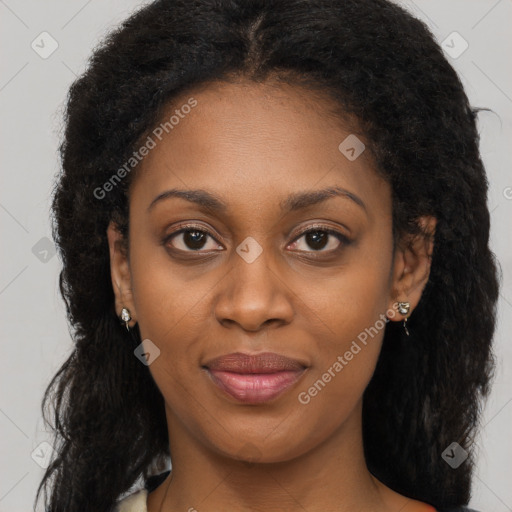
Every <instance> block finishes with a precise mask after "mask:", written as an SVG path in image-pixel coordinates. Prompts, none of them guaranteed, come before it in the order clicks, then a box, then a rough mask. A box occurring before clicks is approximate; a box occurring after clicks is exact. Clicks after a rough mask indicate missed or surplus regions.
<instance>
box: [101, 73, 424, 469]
mask: <svg viewBox="0 0 512 512" xmlns="http://www.w3.org/2000/svg"><path fill="white" fill-rule="evenodd" d="M191 98H193V100H191ZM311 98H312V96H311V94H309V93H308V92H307V91H304V90H302V89H300V88H294V87H291V86H285V85H280V86H270V85H268V84H264V85H256V84H253V83H238V84H226V83H222V84H216V85H211V84H210V85H209V87H208V88H203V89H200V90H197V91H196V92H193V93H189V94H185V95H183V96H181V97H180V98H179V99H178V100H177V101H175V102H174V104H173V108H172V110H170V111H169V113H168V115H166V117H165V120H168V119H169V118H170V116H171V115H173V114H175V111H176V110H178V111H179V112H178V113H177V114H179V115H177V116H175V119H174V120H173V121H172V122H173V125H172V129H169V127H168V129H167V131H168V133H166V131H165V130H163V133H160V132H162V130H160V131H157V132H156V133H158V134H159V136H156V135H155V132H153V135H152V138H153V140H154V142H155V146H154V147H153V148H152V149H150V151H149V153H148V154H147V156H145V158H144V160H143V161H142V162H141V164H140V166H139V168H138V169H137V175H136V176H135V179H134V181H133V183H132V185H131V188H130V194H129V201H130V218H129V222H130V231H129V261H128V260H126V259H124V258H123V257H122V256H121V254H120V252H119V251H118V250H117V243H118V240H119V235H118V234H117V232H116V231H115V230H114V228H113V225H111V226H110V227H109V233H108V234H109V242H110V248H111V263H112V280H113V286H114V290H115V292H116V307H117V309H118V314H120V311H121V308H122V307H128V308H129V309H130V312H131V315H132V318H133V320H132V322H131V325H134V323H135V322H138V324H139V328H140V332H141V336H142V339H143V340H146V341H145V342H144V347H145V349H146V350H147V351H148V352H150V353H151V351H154V350H155V348H154V347H158V349H159V351H160V353H159V355H158V357H156V358H155V359H154V361H153V362H151V364H150V365H149V370H150V372H151V374H152V376H153V378H154V380H155V382H156V384H157V385H158V387H159V389H160V390H161V392H162V394H163V397H164V399H165V403H166V414H167V418H168V425H169V432H170V433H171V434H170V437H171V439H170V442H171V453H172V444H173V440H172V432H180V431H182V432H185V431H186V432H187V433H188V434H187V435H188V436H190V437H191V438H193V439H194V441H195V442H197V443H200V444H201V445H202V446H204V447H206V448H208V449H210V450H213V451H215V452H216V453H219V454H223V455H225V456H229V457H233V458H242V459H243V458H247V459H248V458H251V457H252V458H257V459H258V460H260V461H262V462H275V461H284V460H288V459H290V458H293V457H297V456H299V455H301V454H304V453H306V452H308V451H310V450H312V449H314V448H315V446H318V445H319V444H320V443H322V442H323V441H325V440H326V439H328V438H329V437H330V436H332V435H333V433H334V432H336V431H339V429H340V428H341V427H342V426H343V425H345V424H347V425H348V424H349V423H350V422H351V421H354V418H356V417H358V416H359V415H360V405H361V400H362V395H363V392H364V390H365V388H366V386H367V384H368V382H369V380H370V378H371V376H372V374H373V371H374V369H375V365H376V362H377V358H378V355H379V352H380V348H381V342H382V339H383V334H384V330H385V321H384V320H385V318H386V314H388V316H389V311H390V310H391V311H392V312H393V314H394V311H395V310H394V309H393V304H394V303H395V302H396V301H397V300H408V301H409V302H410V303H411V309H413V308H414V306H415V305H416V304H417V302H418V301H419V298H420V295H421V290H422V288H423V286H424V284H425V283H426V279H427V278H428V272H427V275H425V269H428V257H427V256H428V255H427V252H428V249H425V251H424V252H423V253H422V251H417V253H408V252H406V251H402V250H401V249H397V250H396V251H395V253H393V240H392V218H391V213H392V203H391V189H390V186H389V185H388V184H387V183H386V182H385V181H384V180H383V179H382V178H380V177H379V176H378V175H377V173H376V172H375V170H374V167H373V164H372V161H371V159H370V156H369V151H363V153H362V154H361V155H360V156H358V157H357V158H355V159H354V158H353V155H352V154H351V152H350V150H349V152H348V153H347V152H345V153H343V152H342V151H341V150H340V149H339V146H340V143H342V142H343V141H344V140H345V139H346V138H347V137H348V136H349V135H351V131H350V129H349V128H347V127H344V126H343V125H342V123H341V122H340V121H336V120H334V118H333V117H332V116H329V115H327V114H326V111H327V109H328V107H329V105H328V104H327V103H325V104H324V103H323V102H322V101H321V100H318V99H317V100H315V101H313V100H312V99H311ZM194 101H195V103H194ZM187 104H188V105H195V106H193V107H191V108H185V107H183V106H184V105H187ZM176 119H179V120H178V122H176ZM160 138H161V140H160ZM359 139H360V140H363V138H362V136H359ZM349 140H350V139H349ZM150 145H152V144H150ZM352 145H353V144H352ZM356 150H357V148H356ZM347 155H348V156H350V157H351V158H347ZM170 190H175V191H178V192H175V193H168V194H167V195H163V196H162V194H163V193H165V192H167V191H170ZM192 190H193V191H201V192H200V193H198V192H196V193H188V194H186V193H185V192H184V191H192ZM326 190H328V191H329V192H328V193H326V192H325V191H326ZM421 247H423V246H421ZM402 319H403V316H400V315H399V314H398V313H396V314H394V318H393V320H395V321H397V320H402ZM147 340H151V343H148V341H147ZM233 353H243V354H249V355H255V354H256V355H258V354H262V353H274V354H278V355H280V356H285V357H286V358H289V359H291V360H292V362H293V363H294V364H293V365H291V366H289V367H286V368H285V367H282V366H280V365H281V363H282V361H280V360H279V361H277V362H276V359H272V360H271V362H270V363H269V361H268V360H267V361H266V364H267V368H268V365H269V364H270V366H272V365H273V364H274V365H275V367H274V370H278V371H274V372H272V373H270V374H269V373H267V374H265V375H262V373H263V372H264V371H265V370H262V371H260V370H259V369H258V368H259V366H258V364H256V367H251V368H252V371H256V374H254V373H253V374H251V375H247V372H248V371H249V370H248V367H247V366H246V365H247V364H248V363H247V361H242V362H240V361H239V360H237V359H236V358H228V361H227V363H226V361H224V362H225V363H226V364H228V363H233V364H235V366H236V365H237V364H238V365H242V366H238V367H237V368H238V371H236V368H234V367H232V366H229V365H228V367H227V370H226V366H224V367H222V368H217V369H215V368H214V366H215V365H214V364H213V363H211V362H212V360H214V359H215V358H218V357H219V356H224V355H227V354H233ZM254 362H255V361H251V363H254ZM256 363H258V361H256ZM259 363H261V364H262V365H263V366H264V363H265V361H263V362H262V361H259ZM240 368H243V369H244V370H243V371H242V372H240ZM233 370H235V371H234V372H233ZM267 371H268V370H267ZM241 373H242V374H244V373H245V375H241ZM255 454H257V455H255Z"/></svg>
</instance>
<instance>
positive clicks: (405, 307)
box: [396, 302, 411, 336]
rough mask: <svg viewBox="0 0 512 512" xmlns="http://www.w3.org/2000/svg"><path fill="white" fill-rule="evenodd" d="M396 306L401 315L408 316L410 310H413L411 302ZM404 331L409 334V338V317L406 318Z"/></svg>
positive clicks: (400, 303) (399, 303)
mask: <svg viewBox="0 0 512 512" xmlns="http://www.w3.org/2000/svg"><path fill="white" fill-rule="evenodd" d="M396 304H397V308H398V312H399V313H400V314H401V315H407V313H409V309H410V308H411V304H410V303H409V302H397V303H396ZM404 330H405V334H407V336H409V331H408V329H407V317H405V318H404Z"/></svg>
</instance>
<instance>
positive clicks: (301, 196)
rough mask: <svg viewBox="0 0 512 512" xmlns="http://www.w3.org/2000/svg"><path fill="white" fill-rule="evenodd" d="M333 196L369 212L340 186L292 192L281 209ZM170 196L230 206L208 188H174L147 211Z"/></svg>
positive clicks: (211, 207) (219, 208)
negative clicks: (347, 200) (351, 202)
mask: <svg viewBox="0 0 512 512" xmlns="http://www.w3.org/2000/svg"><path fill="white" fill-rule="evenodd" d="M331 197H345V198H347V199H350V200H351V201H353V202H354V203H355V204H357V205H359V206H360V207H361V208H362V209H363V210H364V211H365V212H367V209H366V205H365V203H364V202H363V200H362V199H361V198H360V197H359V196H357V195H356V194H354V193H353V192H350V191H349V190H346V189H344V188H341V187H338V186H334V187H327V188H324V189H321V190H314V191H310V192H309V191H308V192H296V193H294V194H290V195H289V196H288V197H287V198H286V199H285V200H284V201H282V202H281V203H280V207H281V210H283V211H285V212H287V213H288V212H292V211H297V210H301V209H304V208H307V207H309V206H313V205H316V204H319V203H321V202H323V201H326V200H327V199H330V198H331ZM170 198H180V199H185V200H186V201H190V202H191V203H196V204H198V205H200V206H202V207H204V208H206V209H208V210H212V211H215V212H226V210H227V209H228V206H227V204H226V203H225V202H224V201H222V200H221V199H220V198H218V197H217V196H215V195H213V194H211V193H210V192H207V191H206V190H201V189H195V190H182V189H176V188H173V189H170V190H166V191H164V192H162V193H161V194H158V195H157V196H156V197H155V198H154V199H153V201H151V204H150V205H149V206H148V209H147V212H148V213H149V212H150V211H151V209H152V208H153V207H154V206H155V205H156V204H157V203H159V202H160V201H163V200H165V199H170Z"/></svg>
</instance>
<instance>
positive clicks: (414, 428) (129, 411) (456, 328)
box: [36, 0, 500, 512]
mask: <svg viewBox="0 0 512 512" xmlns="http://www.w3.org/2000/svg"><path fill="white" fill-rule="evenodd" d="M236 77H238V78H240V77H243V78H245V79H248V80H252V81H254V82H263V81H265V80H271V79H274V80H278V81H281V82H284V83H287V84H290V85H301V86H303V87H306V88H307V90H308V91H311V93H312V94H313V93H315V94H321V95H323V96H324V97H327V96H328V97H329V98H330V100H331V102H332V105H333V106H334V108H335V109H338V111H339V112H340V116H342V115H343V114H344V113H346V114H350V115H351V116H354V118H355V119H357V123H358V126H360V128H361V132H362V133H363V134H364V136H365V137H366V140H368V141H369V143H368V147H369V149H370V150H371V152H372V154H373V156H374V159H375V162H376V166H377V172H378V173H379V174H380V175H382V176H383V177H384V178H385V179H386V181H387V182H388V183H390V185H391V189H392V200H393V203H392V204H393V207H392V210H393V211H392V214H393V217H392V218H393V235H394V239H395V240H398V237H399V236H401V235H403V234H408V233H409V234H413V235H417V234H421V229H422V228H421V226H420V225H419V223H418V222H417V219H418V218H419V217H420V216H422V215H432V216H434V217H436V218H437V226H436V231H435V239H434V250H433V254H432V266H431V272H430V277H429V281H428V283H427V285H426V287H425V290H424V292H423V296H422V299H421V301H420V303H419V304H418V307H417V308H416V310H415V312H414V315H412V316H411V318H410V319H409V323H408V326H409V328H410V331H411V336H410V337H409V338H407V337H406V336H404V334H403V331H402V329H401V326H400V325H399V324H398V323H397V322H389V323H388V325H387V326H386V329H385V334H384V340H383V344H382V349H381V353H380V357H379V360H378V363H377V367H376V369H375V372H374V375H373V377H372V380H371V381H370V383H369V385H368V387H367V388H366V390H365V392H364V399H363V440H364V450H365V457H366V461H367V466H368V469H369V470H370V472H371V473H372V474H373V475H375V476H376V477H377V478H378V479H379V480H381V481H382V482H383V483H384V484H385V485H387V486H388V487H390V488H392V489H393V490H395V491H397V492H399V493H401V494H403V495H405V496H408V497H411V498H414V499H417V500H421V501H424V502H427V503H430V504H432V505H433V506H435V507H436V508H438V509H439V510H443V509H447V508H450V507H454V506H460V505H465V504H467V503H468V501H469V499H470V492H471V476H472V472H473V469H474V453H473V450H472V449H471V448H472V447H473V446H474V439H475V435H476V433H477V431H478V426H479V421H480V415H481V407H482V402H483V400H484V399H485V397H486V396H488V393H489V388H490V382H491V381H492V378H493V373H494V368H495V360H494V356H493V353H492V346H491V344H492V339H493V336H494V330H495V326H496V302H497V299H498V294H499V285H500V283H499V277H500V276H499V264H498V262H497V261H496V258H495V256H494V254H493V253H492V252H491V250H490V248H489V245H488V244H489V230H490V215H489V210H488V206H487V189H488V181H487V177H486V173H485V169H484V167H483V163H482V161H481V158H480V154H479V148H478V145H479V136H478V131H477V128H476V116H477V113H478V109H476V108H473V107H472V106H470V104H469V101H468V98H467V96H466V94H465V92H464V89H463V86H462V84H461V82H460V80H459V78H458V76H457V74H456V72H455V71H454V69H453V68H452V67H451V65H450V64H449V63H448V62H447V60H446V58H445V57H444V55H443V52H442V51H441V49H440V47H439V45H438V44H437V43H436V42H435V39H434V37H433V35H432V34H431V33H430V31H429V30H428V28H427V27H426V26H425V24H424V23H422V22H421V21H419V20H417V19H416V18H414V17H413V16H412V15H410V14H409V13H408V12H407V11H405V10H404V9H402V8H401V7H399V6H397V5H395V4H393V3H391V2H390V1H388V0H282V1H279V2H275V1H273V0H157V1H155V2H153V3H151V4H148V5H146V6H144V7H142V8H141V9H139V10H138V11H136V12H135V13H133V14H132V15H131V16H130V17H129V18H128V19H127V20H126V21H124V23H122V24H121V25H120V26H118V27H117V28H116V29H115V30H113V31H112V32H111V33H110V34H109V35H108V36H107V37H106V38H105V39H104V41H103V42H102V43H101V45H99V46H98V47H97V48H96V49H95V51H94V53H93V55H92V57H91V58H90V60H89V63H88V66H87V69H86V71H85V72H84V73H83V74H82V75H81V76H80V77H79V78H78V79H77V80H76V81H75V82H74V83H73V84H72V86H71V88H70V90H69V94H68V98H67V105H66V110H65V116H64V123H65V132H64V135H63V140H62V141H61V144H60V147H59V150H60V156H61V163H62V171H61V172H60V175H59V176H58V179H57V181H56V184H55V188H54V190H53V203H52V223H53V224H52V226H53V237H54V240H55V243H56V245H57V247H58V250H59V253H60V257H61V259H62V264H63V268H62V270H61V273H60V276H59V286H60V291H61V294H62V297H63V299H64V302H65V304H66V311H67V316H68V320H69V323H70V325H71V336H72V339H73V342H74V350H73V351H72V353H71V355H69V357H68V359H67V360H66V361H65V362H64V364H63V365H62V367H61V368H60V369H59V370H58V372H57V374H56V375H55V376H54V377H53V379H51V382H50V383H49V385H48V387H47V389H46V391H45V394H44V398H43V401H42V410H43V418H44V421H45V423H46V424H47V425H48V424H49V422H50V421H51V420H50V419H49V418H47V415H48V416H50V415H51V416H52V419H53V423H54V425H51V428H52V430H53V432H54V436H55V440H54V447H55V448H56V455H55V457H54V459H53V460H52V462H51V464H50V465H49V467H48V468H47V470H46V472H45V474H44V477H43V479H42V481H41V483H40V484H39V487H38V491H37V496H36V503H37V501H38V499H39V496H40V493H41V490H42V489H43V488H44V491H45V493H44V496H45V506H46V509H47V512H64V511H65V512H78V511H80V512H83V511H84V510H91V511H93V510H94V511H95V512H103V511H108V510H110V509H111V508H112V507H113V506H114V504H115V502H116V500H117V499H118V498H119V497H120V496H121V495H122V494H124V493H127V492H128V491H129V490H130V488H131V487H132V486H133V485H134V484H135V483H136V481H137V479H139V478H141V477H142V478H144V479H146V478H148V477H149V476H151V474H152V473H154V472H155V471H158V470H161V469H162V468H163V467H164V464H165V461H166V460H168V459H169V458H170V456H171V454H170V451H169V440H168V431H167V423H166V416H165V412H164V400H163V397H162V394H161V393H160V391H159V389H158V388H157V386H156V384H155V382H154V380H153V379H152V377H151V374H150V372H149V369H148V367H147V366H145V365H141V364H140V362H139V361H138V360H137V358H136V357H134V355H133V349H134V348H135V347H136V346H137V345H138V344H140V342H141V339H140V332H139V330H138V328H137V327H135V329H134V331H133V332H131V333H128V332H127V331H126V329H124V327H123V326H121V325H120V322H119V319H118V317H117V315H116V311H115V308H114V293H113V290H112V283H111V276H110V259H109V247H108V241H107V235H106V231H107V226H108V224H109V222H110V220H114V221H115V222H116V223H117V224H118V225H119V226H120V229H121V232H122V233H123V235H124V237H125V238H126V237H127V236H128V232H129V226H128V208H129V201H128V198H127V191H128V188H129V186H130V182H131V181H132V179H133V175H134V173H135V171H136V170H137V169H134V171H133V172H132V173H130V175H128V176H127V177H126V178H124V179H123V180H121V181H120V183H118V184H116V186H113V187H112V190H110V191H109V192H108V193H107V194H104V197H103V198H102V199H98V197H97V195H98V194H95V190H97V189H98V187H101V186H102V184H104V183H106V182H107V181H108V180H109V178H110V177H111V176H112V175H113V174H114V173H115V171H116V170H117V169H119V167H120V166H121V165H122V164H123V163H124V162H126V161H127V160H128V159H129V158H130V156H131V155H133V152H134V150H135V149H136V148H137V147H138V146H139V145H140V141H141V140H143V138H144V137H145V136H146V135H147V134H148V133H150V131H151V129H153V128H154V127H155V126H156V125H157V123H158V121H159V119H161V117H162V115H163V112H164V110H165V109H166V108H168V106H169V104H170V103H171V102H172V101H173V99H174V98H176V97H177V95H178V94H180V93H182V92H186V91H190V90H192V88H193V87H200V86H207V85H208V83H212V82H214V81H229V80H233V79H234V78H236ZM127 346H128V348H127ZM130 346H131V347H132V349H130V348H129V347H130ZM49 404H51V405H53V413H50V412H49V411H48V414H47V412H46V408H48V406H49ZM452 442H457V443H459V444H460V445H461V446H462V447H464V448H465V449H466V451H468V452H469V457H468V459H467V460H466V461H465V462H464V464H462V465H461V466H460V467H459V468H458V469H457V470H454V469H452V468H451V467H450V466H449V465H448V464H447V463H446V462H445V461H444V460H443V458H442V453H443V451H444V450H445V449H446V448H447V447H448V446H449V445H450V444H451V443H452ZM48 488H49V489H50V493H49V496H48V492H47V491H48Z"/></svg>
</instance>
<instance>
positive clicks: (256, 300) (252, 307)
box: [214, 249, 294, 331]
mask: <svg viewBox="0 0 512 512" xmlns="http://www.w3.org/2000/svg"><path fill="white" fill-rule="evenodd" d="M270 252H271V251H270V249H266V250H265V249H264V250H263V251H262V252H261V254H260V255H259V256H258V257H257V258H256V259H254V260H253V261H251V259H244V258H243V257H242V256H240V255H239V254H238V253H233V265H232V267H231V270H230V272H229V273H228V274H227V275H226V276H225V278H224V279H223V280H222V281H221V282H220V283H219V285H220V286H219V287H218V289H217V297H216V300H215V308H214V310H215V316H216V318H217V320H218V322H220V323H221V324H222V325H223V326H224V327H233V326H234V325H238V326H239V327H240V328H242V329H244V330H245V331H259V330H260V329H262V328H263V327H264V326H268V325H271V324H272V325H274V324H275V326H276V327H277V326H280V325H286V324H289V323H290V322H291V321H292V319H293V315H294V308H293V292H292V290H291V289H290V287H289V285H287V283H286V282H285V281H284V279H285V276H284V274H283V272H279V269H278V268H277V264H276V263H275V259H273V258H271V257H270ZM230 263H231V262H230Z"/></svg>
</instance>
